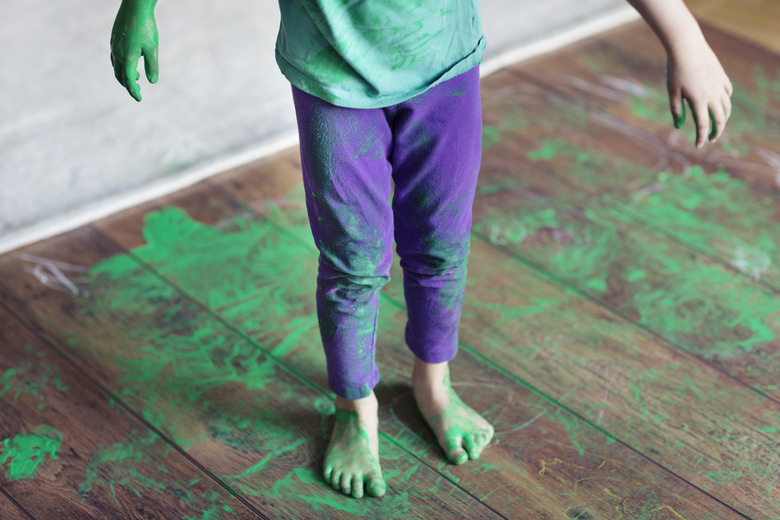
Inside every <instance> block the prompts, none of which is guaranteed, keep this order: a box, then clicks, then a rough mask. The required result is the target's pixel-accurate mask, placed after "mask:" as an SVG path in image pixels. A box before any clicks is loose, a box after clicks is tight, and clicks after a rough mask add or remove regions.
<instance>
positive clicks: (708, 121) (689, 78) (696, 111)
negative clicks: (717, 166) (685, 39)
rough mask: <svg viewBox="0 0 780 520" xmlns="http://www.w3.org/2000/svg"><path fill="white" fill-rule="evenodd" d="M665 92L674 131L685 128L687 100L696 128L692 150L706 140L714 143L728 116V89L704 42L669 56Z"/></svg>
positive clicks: (725, 77) (729, 113)
mask: <svg viewBox="0 0 780 520" xmlns="http://www.w3.org/2000/svg"><path fill="white" fill-rule="evenodd" d="M667 88H668V90H669V102H670V105H671V109H672V117H673V118H674V127H675V128H682V126H683V124H685V104H684V101H686V100H687V101H688V104H689V106H690V107H691V112H692V113H693V120H694V122H695V124H696V147H697V148H700V147H701V146H702V145H703V144H704V142H705V139H707V137H708V138H709V140H710V142H713V143H714V142H715V141H717V139H718V138H719V137H720V136H721V134H722V133H723V130H724V129H725V127H726V121H727V120H728V118H729V116H730V115H731V93H732V86H731V81H729V78H728V76H727V75H726V72H725V71H724V70H723V67H722V66H721V64H720V62H719V61H718V58H717V57H716V56H715V53H714V52H712V49H710V47H709V45H707V43H706V42H704V41H703V40H702V41H701V42H696V43H695V44H693V45H691V46H690V47H688V48H686V50H685V51H684V52H675V53H670V54H669V61H668V64H667ZM708 133H709V136H708Z"/></svg>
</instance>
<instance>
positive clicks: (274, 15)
mask: <svg viewBox="0 0 780 520" xmlns="http://www.w3.org/2000/svg"><path fill="white" fill-rule="evenodd" d="M118 5H119V1H118V0H115V1H112V2H95V1H86V0H0V13H2V16H0V48H2V49H3V52H2V53H0V93H1V94H2V95H0V246H2V243H3V241H4V240H5V243H6V244H8V243H13V244H14V245H18V244H19V243H20V240H21V241H22V242H23V241H24V238H25V237H26V236H29V237H32V238H41V236H37V235H40V229H42V228H45V227H46V226H47V225H50V224H53V225H54V226H55V227H56V224H57V222H58V221H60V220H64V219H71V218H72V217H73V216H74V215H76V216H78V214H79V212H83V211H84V210H85V208H90V207H97V206H99V205H100V203H101V201H109V204H111V203H112V202H111V201H120V200H121V198H122V197H121V196H122V194H124V193H129V192H133V191H134V190H135V191H136V192H138V190H141V189H142V188H143V187H144V186H146V185H149V184H150V183H154V182H158V183H159V182H160V181H161V180H165V179H175V178H176V176H179V175H182V172H186V171H188V170H191V169H192V168H194V167H197V165H199V164H204V163H208V162H209V161H215V160H216V159H218V158H220V157H223V158H224V157H230V156H235V154H238V153H240V152H242V151H246V150H249V149H252V148H253V147H256V146H257V145H258V143H264V142H269V141H271V140H273V139H278V138H280V137H283V136H291V135H294V131H295V126H294V125H295V119H294V112H293V107H292V101H291V96H290V88H289V84H288V83H287V82H286V80H285V79H284V77H283V76H282V75H281V73H279V71H278V69H277V67H276V64H275V61H274V53H273V48H274V41H275V39H276V31H277V28H278V24H279V13H278V6H277V4H276V2H275V1H273V0H231V1H229V2H215V1H213V0H189V1H188V2H176V1H169V0H161V1H160V2H159V4H158V7H157V10H156V14H157V24H158V29H159V32H160V81H159V83H158V84H157V85H149V84H148V83H146V80H145V79H143V80H142V86H141V92H142V94H143V97H144V100H143V102H141V103H140V104H139V103H136V102H135V101H134V100H132V99H131V98H130V96H129V95H128V94H127V93H126V92H125V91H124V89H123V88H122V87H121V86H119V84H118V83H117V82H116V80H115V79H114V77H113V70H112V68H111V65H110V60H109V36H110V32H111V25H112V23H113V18H114V15H115V13H116V10H117V8H118ZM624 5H625V2H624V1H623V0H589V1H587V2H583V1H578V0H545V1H537V0H533V1H532V0H483V3H482V9H483V19H484V26H485V32H486V37H487V41H488V49H487V51H486V54H485V59H486V60H489V59H490V58H491V57H494V56H497V55H498V54H501V53H503V52H506V51H507V50H509V49H512V48H516V47H518V46H521V45H523V44H525V43H529V42H533V41H537V40H539V39H541V38H545V37H547V36H549V35H550V34H554V33H557V32H560V31H563V30H566V29H568V28H571V27H572V26H576V25H578V24H582V23H583V22H584V21H587V20H592V19H594V18H598V17H600V16H603V15H604V14H605V13H609V12H613V11H615V10H616V9H620V8H625V7H624ZM115 205H116V209H120V207H119V206H121V202H117V203H116V204H115ZM125 205H126V204H125ZM109 209H110V208H109ZM36 233H37V235H36ZM6 249H8V247H6Z"/></svg>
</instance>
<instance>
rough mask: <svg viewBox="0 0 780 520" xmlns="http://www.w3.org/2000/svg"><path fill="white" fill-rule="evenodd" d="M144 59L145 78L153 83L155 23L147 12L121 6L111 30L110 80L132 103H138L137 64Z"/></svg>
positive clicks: (155, 74) (139, 99)
mask: <svg viewBox="0 0 780 520" xmlns="http://www.w3.org/2000/svg"><path fill="white" fill-rule="evenodd" d="M141 56H143V57H144V68H145V69H146V77H147V79H148V80H149V82H150V83H156V82H157V78H158V75H159V66H158V64H157V23H156V22H155V20H154V13H153V12H152V11H151V10H150V9H141V8H134V6H132V5H131V4H130V3H129V2H122V5H121V6H120V8H119V12H118V13H117V15H116V20H115V21H114V27H113V29H112V30H111V65H113V67H114V76H116V79H117V80H118V81H119V83H121V84H122V85H123V86H124V87H125V88H126V89H127V91H128V92H129V93H130V95H131V96H133V98H135V100H136V101H141V92H140V89H139V87H138V83H137V81H138V79H140V77H141V75H140V74H139V73H138V60H139V59H140V58H141Z"/></svg>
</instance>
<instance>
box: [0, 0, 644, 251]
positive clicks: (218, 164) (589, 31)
mask: <svg viewBox="0 0 780 520" xmlns="http://www.w3.org/2000/svg"><path fill="white" fill-rule="evenodd" d="M637 18H639V13H637V11H636V10H635V9H634V8H632V7H630V6H628V5H625V6H621V7H620V8H618V9H615V10H613V11H610V12H609V13H607V14H605V15H603V16H600V17H598V18H595V19H593V20H588V21H586V22H584V23H582V24H581V25H578V26H576V27H573V28H571V29H568V30H565V31H562V32H560V33H556V34H554V35H552V36H550V37H549V38H545V39H543V40H539V41H537V42H534V43H531V44H528V45H523V46H521V47H518V48H516V49H512V50H509V51H507V52H505V53H502V54H499V55H498V56H495V57H493V58H490V59H487V60H485V61H483V62H482V64H481V65H480V77H484V76H487V75H488V74H491V73H493V72H495V71H497V70H499V69H502V68H504V67H506V66H508V65H511V64H514V63H517V62H519V61H522V60H525V59H528V58H531V57H533V56H538V55H540V54H544V53H546V52H550V51H553V50H556V49H558V48H560V47H563V46H565V45H568V44H570V43H574V42H576V41H578V40H581V39H583V38H587V37H588V36H592V35H594V34H598V33H600V32H602V31H606V30H608V29H612V28H613V27H617V26H619V25H622V24H624V23H627V22H630V21H633V20H635V19H637ZM296 144H298V133H297V131H294V132H288V133H285V134H284V135H281V136H278V137H275V138H272V139H269V140H268V141H266V142H264V143H262V144H259V145H256V146H251V147H248V148H246V149H244V150H242V151H240V152H237V153H230V154H226V155H224V156H222V157H217V158H215V159H212V160H209V161H207V162H205V163H203V164H199V165H197V166H194V167H192V168H188V169H185V170H182V171H181V172H179V173H177V174H174V175H171V176H169V177H166V178H164V179H160V180H158V181H155V182H151V183H149V184H145V185H143V186H139V187H137V188H135V189H132V190H128V191H125V192H122V193H119V194H117V195H113V196H110V197H107V198H105V199H103V200H100V201H98V202H96V203H94V204H88V205H86V206H82V207H79V208H76V209H74V210H71V211H68V212H66V213H63V214H61V215H57V216H56V217H54V218H50V219H46V220H43V221H40V222H37V223H35V224H32V225H30V226H27V227H24V228H21V229H18V230H16V231H14V232H12V233H10V234H8V235H6V236H2V237H0V254H3V253H6V252H9V251H12V250H14V249H18V248H20V247H23V246H26V245H28V244H32V243H34V242H38V241H40V240H44V239H47V238H50V237H53V236H55V235H59V234H61V233H65V232H68V231H71V230H73V229H76V228H79V227H81V226H85V225H87V224H89V223H90V222H93V221H95V220H99V219H101V218H105V217H107V216H109V215H112V214H114V213H118V212H120V211H123V210H126V209H128V208H131V207H133V206H136V205H138V204H143V203H145V202H149V201H150V200H154V199H156V198H158V197H163V196H165V195H169V194H171V193H173V192H175V191H178V190H181V189H184V188H187V187H189V186H192V185H193V184H195V183H197V182H200V181H202V180H204V179H207V178H209V177H211V176H213V175H216V174H218V173H221V172H223V171H226V170H229V169H232V168H236V167H238V166H241V165H244V164H247V163H249V162H252V161H256V160H258V159H261V158H263V157H267V156H269V155H273V154H275V153H277V152H280V151H282V150H284V149H286V148H289V147H291V146H295V145H296Z"/></svg>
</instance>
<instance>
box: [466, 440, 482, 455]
mask: <svg viewBox="0 0 780 520" xmlns="http://www.w3.org/2000/svg"><path fill="white" fill-rule="evenodd" d="M475 437H476V436H474V435H466V436H465V437H463V446H464V447H465V448H466V451H467V452H468V454H469V458H470V459H472V460H474V459H478V458H479V454H480V452H481V451H482V450H481V449H480V447H479V442H478V441H477V439H476V438H475Z"/></svg>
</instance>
